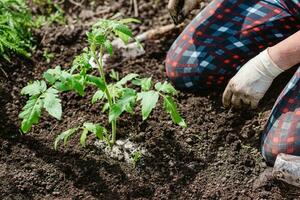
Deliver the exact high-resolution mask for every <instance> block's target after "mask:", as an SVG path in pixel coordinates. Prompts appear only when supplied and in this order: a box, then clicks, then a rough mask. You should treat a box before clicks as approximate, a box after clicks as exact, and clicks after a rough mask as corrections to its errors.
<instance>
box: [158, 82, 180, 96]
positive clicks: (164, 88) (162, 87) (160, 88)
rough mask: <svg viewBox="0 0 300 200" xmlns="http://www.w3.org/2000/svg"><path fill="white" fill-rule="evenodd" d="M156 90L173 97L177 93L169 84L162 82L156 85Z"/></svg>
mask: <svg viewBox="0 0 300 200" xmlns="http://www.w3.org/2000/svg"><path fill="white" fill-rule="evenodd" d="M155 89H156V90H157V91H162V92H164V93H166V94H171V95H175V94H176V93H177V91H176V89H175V88H174V87H173V86H172V85H171V84H170V83H168V82H164V83H163V84H162V83H160V82H158V83H156V84H155Z"/></svg>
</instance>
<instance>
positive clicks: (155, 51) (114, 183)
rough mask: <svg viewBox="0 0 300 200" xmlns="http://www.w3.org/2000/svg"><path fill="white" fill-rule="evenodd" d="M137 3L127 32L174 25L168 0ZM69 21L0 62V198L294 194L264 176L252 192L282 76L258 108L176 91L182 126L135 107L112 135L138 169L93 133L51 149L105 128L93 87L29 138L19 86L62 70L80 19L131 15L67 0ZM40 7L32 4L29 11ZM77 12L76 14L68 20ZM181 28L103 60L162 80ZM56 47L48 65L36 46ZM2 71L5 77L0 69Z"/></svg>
mask: <svg viewBox="0 0 300 200" xmlns="http://www.w3.org/2000/svg"><path fill="white" fill-rule="evenodd" d="M155 2H156V3H154V1H146V0H141V1H139V18H140V19H142V21H143V23H142V24H141V25H135V27H134V30H135V33H142V32H144V31H146V30H149V29H151V28H155V27H159V26H162V25H167V24H170V23H172V22H171V20H170V19H169V16H168V13H167V10H166V5H167V1H166V0H164V1H155ZM62 7H63V8H64V9H65V11H66V15H67V19H68V23H69V25H68V26H67V27H65V26H58V25H52V26H50V27H45V28H43V29H42V30H39V31H37V32H36V33H35V38H36V41H37V42H36V44H37V50H36V52H35V53H34V54H33V57H32V59H30V60H26V59H23V58H18V57H16V58H14V59H12V60H14V62H13V63H5V62H0V67H1V68H2V69H3V70H4V71H5V73H1V72H0V74H1V75H0V76H1V90H0V95H1V96H0V106H1V109H0V129H1V137H0V198H1V199H297V198H299V195H300V193H299V191H298V190H297V189H295V188H292V187H290V186H288V185H286V184H283V183H280V182H277V181H270V182H268V183H266V184H263V186H262V187H260V188H258V189H255V190H254V189H253V187H252V185H253V182H254V181H255V180H256V179H257V178H258V177H259V175H260V174H261V173H262V172H263V171H264V170H265V169H266V167H267V166H266V164H265V163H264V161H263V160H262V157H261V155H260V152H259V146H260V135H261V133H262V131H263V129H264V125H265V123H266V120H267V118H268V115H269V113H270V110H271V108H272V105H273V103H274V101H275V99H276V96H277V95H278V93H279V92H280V89H281V88H282V87H283V86H284V85H285V84H286V82H287V80H288V78H289V75H286V77H283V78H281V79H279V80H278V81H277V85H276V86H274V87H273V88H272V89H271V91H269V93H268V95H267V97H266V98H265V99H264V100H263V102H262V104H261V106H260V108H259V109H257V110H255V111H249V110H242V111H234V110H226V109H224V108H223V107H222V104H221V102H220V97H221V94H222V93H221V91H213V92H206V93H202V92H201V93H200V92H199V93H194V94H186V93H183V92H180V93H179V95H178V97H177V101H178V104H179V110H180V112H181V114H182V115H183V116H184V118H185V119H186V122H187V123H188V127H187V128H186V129H182V128H181V127H178V126H176V125H174V124H173V123H172V122H171V120H170V118H169V116H168V115H167V114H164V113H163V112H162V109H160V108H161V107H162V105H161V102H159V106H158V108H157V109H155V110H154V112H153V113H152V116H151V117H150V118H149V120H147V121H146V122H142V120H141V116H140V115H139V114H136V115H133V116H130V115H125V116H124V117H122V118H121V121H120V123H119V125H118V126H119V134H118V137H119V138H121V139H127V138H129V139H130V140H131V141H132V142H134V143H136V144H138V145H140V146H141V147H143V148H145V149H146V150H147V151H148V152H149V156H145V157H143V158H142V160H141V162H139V163H138V165H137V167H133V165H132V164H128V163H126V162H123V161H118V160H114V159H111V158H108V157H106V156H105V154H104V153H103V152H101V151H100V150H99V149H98V148H97V147H96V146H94V142H95V140H94V139H93V138H92V139H91V140H90V141H89V145H88V146H87V147H86V148H82V147H80V146H79V145H78V137H77V138H74V139H73V140H71V142H70V143H69V144H68V146H66V147H63V146H62V147H61V148H59V150H57V151H55V150H54V149H53V141H54V138H55V137H56V135H57V134H59V133H60V132H61V131H63V130H66V129H67V128H71V127H74V126H76V125H80V124H82V123H83V122H85V121H90V122H99V123H103V124H104V125H107V118H106V117H105V116H103V115H102V114H99V110H100V106H101V104H95V105H91V103H90V99H91V96H92V94H93V93H92V92H93V91H92V88H91V89H89V90H88V93H87V95H86V96H85V97H84V98H82V97H79V96H77V95H76V94H73V93H72V94H63V95H62V100H63V102H64V105H63V108H64V117H63V120H61V121H56V120H54V119H52V118H50V117H49V116H47V115H44V116H43V118H42V119H41V123H40V124H39V125H36V126H35V127H34V128H33V129H32V131H31V132H30V133H29V134H27V135H21V134H20V132H19V126H20V120H19V119H18V113H19V112H20V110H21V108H22V106H23V105H24V103H25V101H26V98H25V97H21V96H20V90H21V88H22V87H23V86H25V85H26V83H27V82H28V81H32V80H35V79H39V78H41V76H42V73H43V71H45V70H46V69H48V68H53V67H55V66H56V65H61V66H62V67H64V68H67V67H68V66H69V65H70V63H71V62H72V59H73V58H74V56H75V55H77V54H79V53H80V52H81V51H82V49H83V48H84V47H85V45H86V43H85V32H86V31H87V30H88V26H87V24H91V22H92V21H94V20H95V19H96V18H100V17H105V18H108V17H111V16H113V15H114V14H115V13H117V12H120V13H123V14H124V15H125V16H131V15H133V13H132V12H130V5H129V1H125V0H119V1H104V2H103V3H100V4H97V5H89V4H88V3H85V4H82V5H81V6H80V7H79V6H76V5H74V4H71V3H68V2H66V3H65V4H64V5H62ZM34 9H35V10H36V12H38V8H34ZM77 16H80V19H81V20H79V21H75V20H74V19H76V18H77ZM179 33H180V30H174V31H173V32H171V33H168V34H166V35H164V36H161V37H159V38H157V39H152V40H149V41H146V43H145V44H144V47H145V50H146V54H145V55H143V56H139V57H137V58H136V59H122V58H121V57H117V58H115V59H113V60H112V61H111V62H110V65H109V66H107V68H108V70H110V69H112V68H114V69H115V70H116V71H118V72H119V73H120V74H121V75H125V74H127V73H132V72H134V73H140V74H141V75H143V76H152V77H153V80H154V81H161V80H165V79H166V77H165V74H164V59H165V56H166V52H167V51H168V49H169V47H170V45H171V44H172V42H173V41H174V40H175V39H176V37H177V35H178V34H179ZM44 48H48V49H50V51H51V52H54V53H55V58H54V59H53V60H52V61H51V63H50V64H47V63H46V62H45V59H44V58H43V56H42V55H43V49H44ZM6 75H7V76H6Z"/></svg>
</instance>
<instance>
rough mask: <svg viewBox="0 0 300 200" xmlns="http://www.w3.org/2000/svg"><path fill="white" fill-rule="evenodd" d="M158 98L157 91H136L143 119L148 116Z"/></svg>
mask: <svg viewBox="0 0 300 200" xmlns="http://www.w3.org/2000/svg"><path fill="white" fill-rule="evenodd" d="M158 98H159V93H158V92H156V91H153V90H151V91H148V92H140V93H138V100H141V105H142V116H143V120H146V119H147V118H148V117H149V115H150V113H151V111H152V110H153V108H155V106H156V103H157V101H158Z"/></svg>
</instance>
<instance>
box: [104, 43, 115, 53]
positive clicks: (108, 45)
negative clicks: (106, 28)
mask: <svg viewBox="0 0 300 200" xmlns="http://www.w3.org/2000/svg"><path fill="white" fill-rule="evenodd" d="M104 47H105V49H106V50H107V52H108V53H109V54H110V55H111V56H112V55H113V45H112V44H111V42H110V41H109V40H106V41H105V42H104Z"/></svg>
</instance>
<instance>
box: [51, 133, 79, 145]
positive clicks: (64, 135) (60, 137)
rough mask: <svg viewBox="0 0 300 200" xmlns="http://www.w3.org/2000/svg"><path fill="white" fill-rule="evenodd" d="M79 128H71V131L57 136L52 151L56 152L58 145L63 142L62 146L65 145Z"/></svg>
mask: <svg viewBox="0 0 300 200" xmlns="http://www.w3.org/2000/svg"><path fill="white" fill-rule="evenodd" d="M78 129H79V128H72V129H69V130H67V131H65V132H63V133H61V134H59V135H58V136H57V137H56V139H55V141H54V149H55V150H56V149H57V146H58V143H59V142H60V141H61V140H63V141H64V145H66V144H67V142H68V140H69V138H70V136H71V135H73V134H74V133H75V132H76V131H77V130H78Z"/></svg>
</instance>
